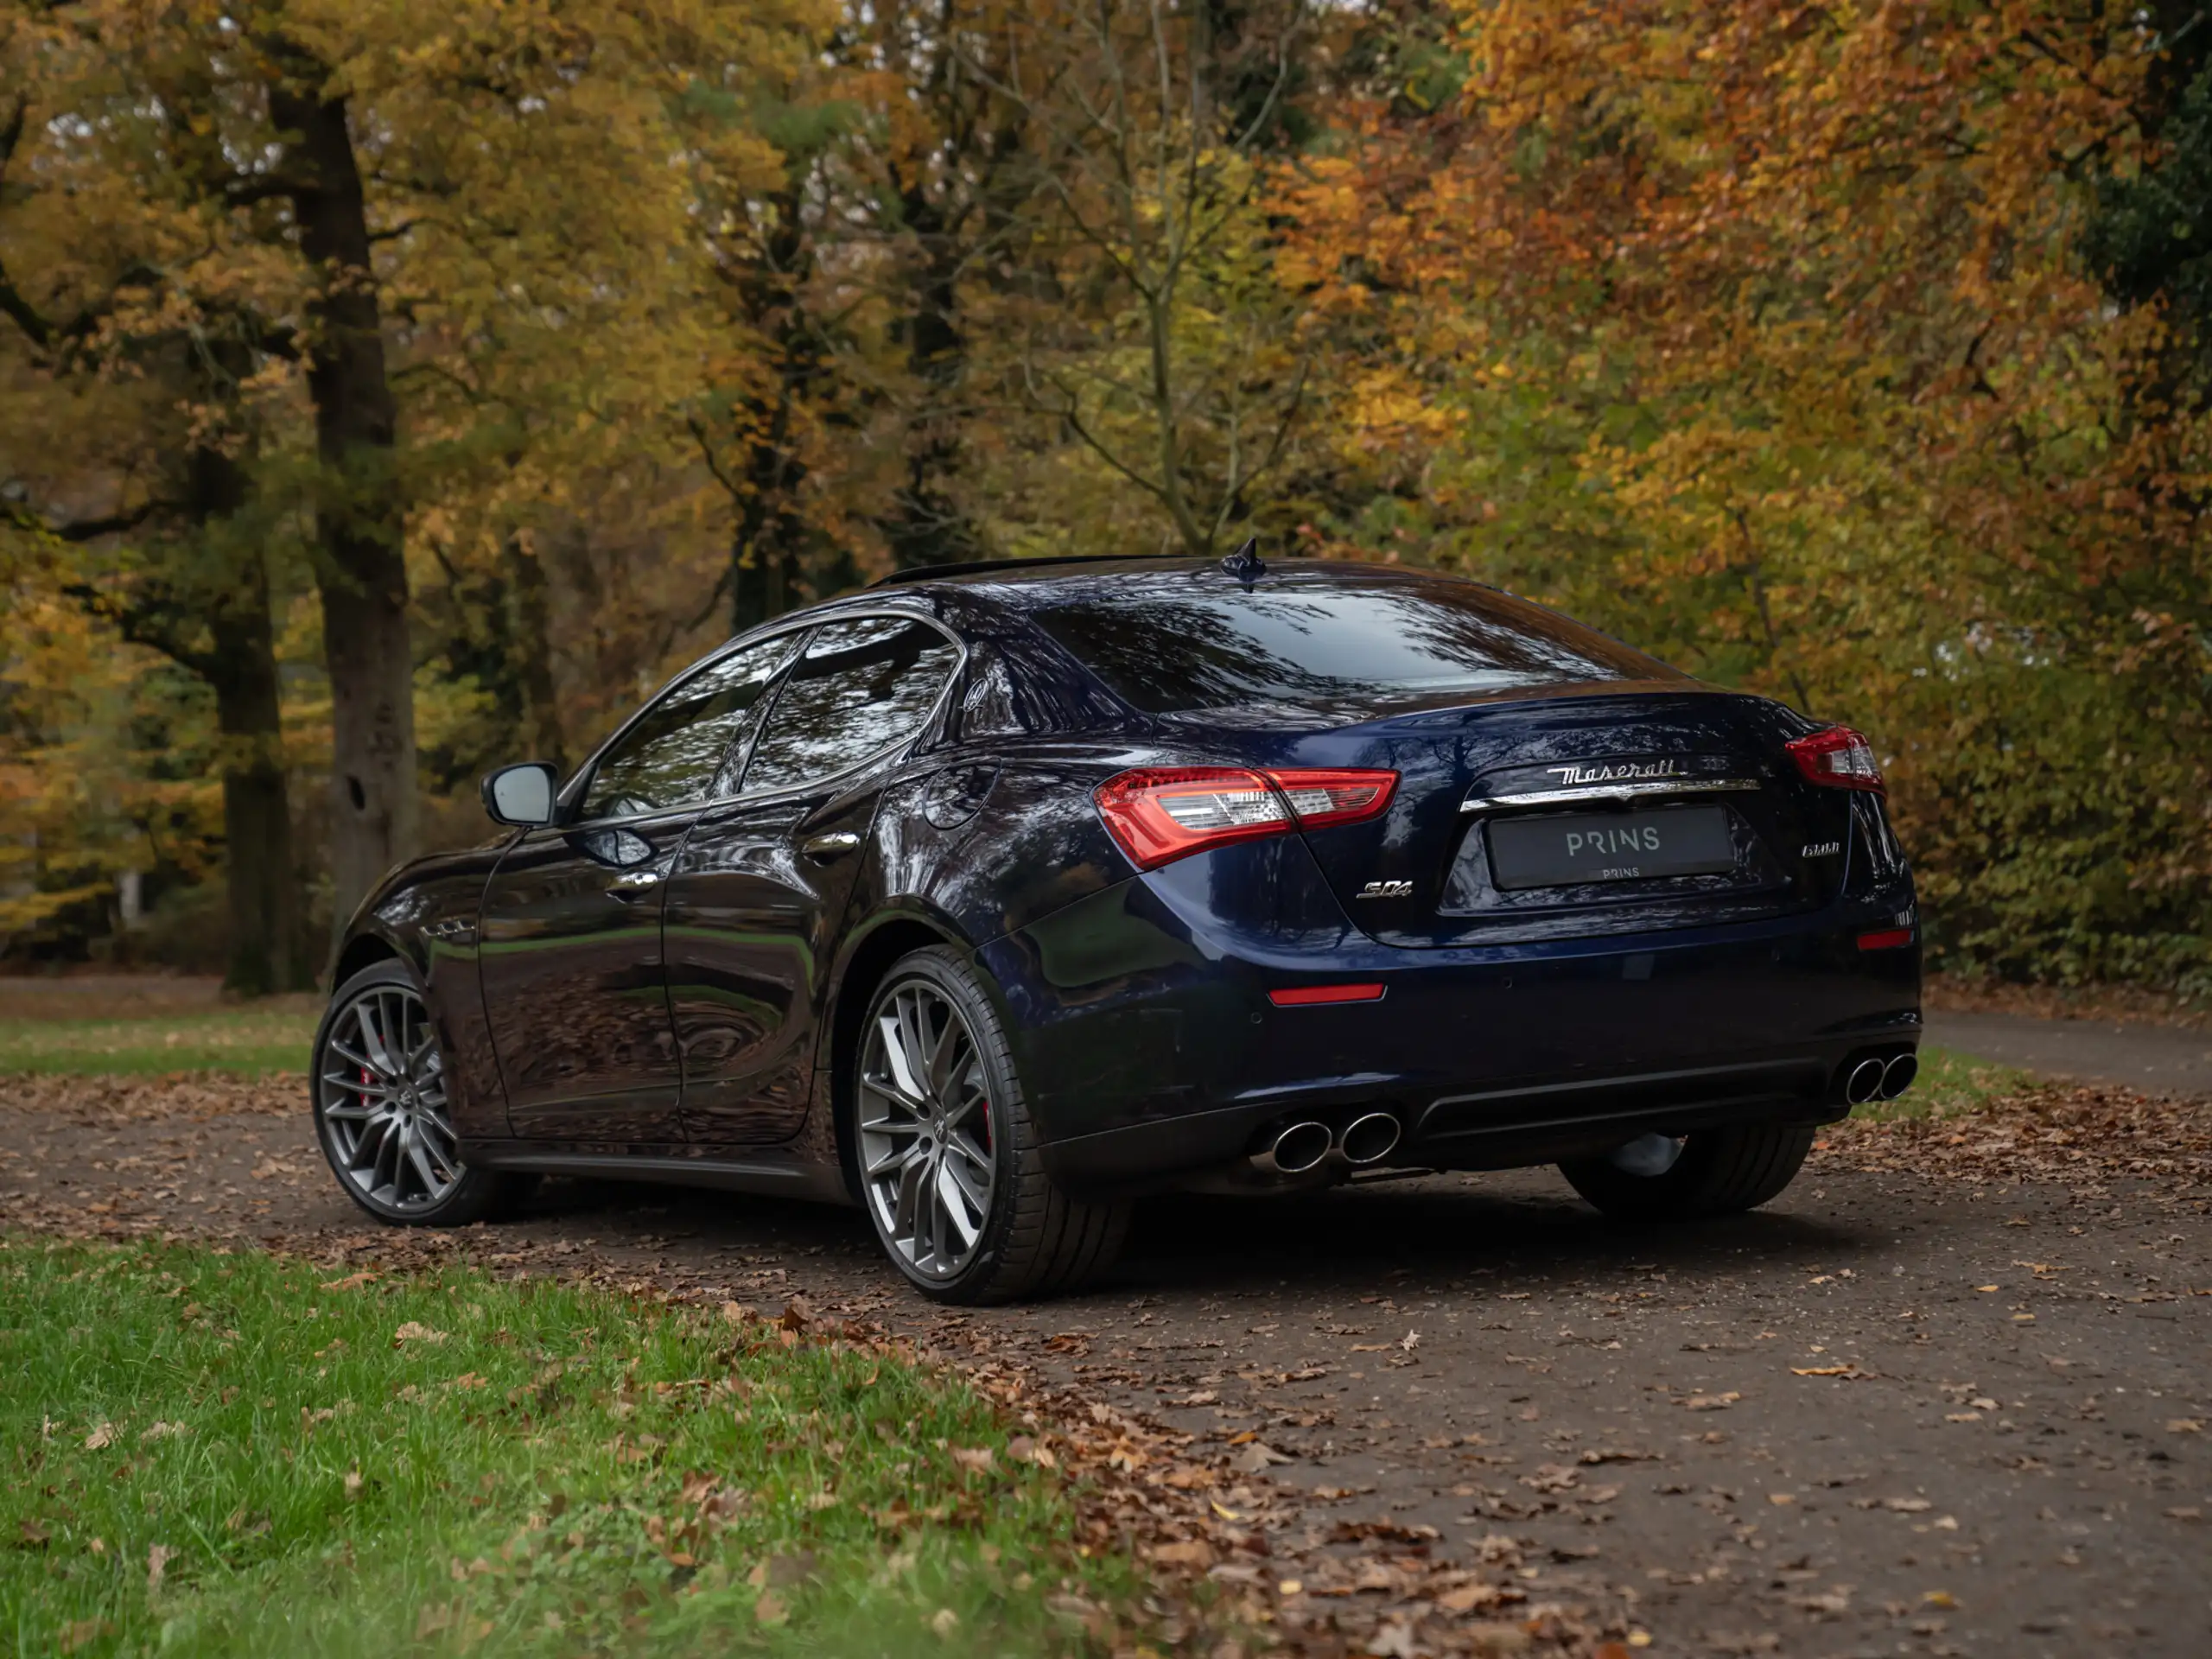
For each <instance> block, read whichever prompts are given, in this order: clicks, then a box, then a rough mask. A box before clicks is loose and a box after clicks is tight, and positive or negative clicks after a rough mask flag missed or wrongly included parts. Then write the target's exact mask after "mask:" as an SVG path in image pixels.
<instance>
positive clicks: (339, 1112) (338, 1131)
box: [308, 958, 537, 1227]
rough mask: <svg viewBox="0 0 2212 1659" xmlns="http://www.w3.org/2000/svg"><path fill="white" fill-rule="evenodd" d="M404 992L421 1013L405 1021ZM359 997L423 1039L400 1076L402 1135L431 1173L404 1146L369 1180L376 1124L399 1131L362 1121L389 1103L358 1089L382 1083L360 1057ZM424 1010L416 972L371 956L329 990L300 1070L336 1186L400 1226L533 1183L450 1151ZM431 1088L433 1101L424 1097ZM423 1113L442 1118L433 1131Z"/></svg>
mask: <svg viewBox="0 0 2212 1659" xmlns="http://www.w3.org/2000/svg"><path fill="white" fill-rule="evenodd" d="M410 1002H411V1006H412V1007H413V1008H414V1009H416V1010H419V1011H420V1012H421V1014H422V1015H423V1018H422V1020H421V1021H420V1023H419V1025H411V1026H410V1019H409V1016H408V1014H407V1012H406V1010H407V1009H408V1008H409V1007H410ZM365 1006H366V1007H372V1008H378V1009H382V1010H384V1011H385V1015H384V1016H383V1017H390V1015H391V1014H392V1013H393V1012H395V1011H397V1016H398V1025H397V1029H398V1030H399V1031H401V1032H402V1033H409V1034H411V1035H413V1036H414V1037H415V1038H416V1039H418V1040H419V1041H420V1043H421V1044H423V1047H422V1048H419V1049H416V1053H417V1054H418V1055H421V1056H423V1059H422V1060H420V1061H418V1063H417V1064H416V1065H415V1066H413V1067H412V1068H410V1077H408V1078H407V1080H406V1082H407V1086H408V1095H409V1098H408V1100H407V1103H406V1107H405V1110H406V1111H407V1113H409V1114H410V1121H409V1122H408V1123H407V1124H406V1126H405V1132H404V1137H403V1141H404V1139H410V1138H413V1137H415V1136H416V1135H420V1136H421V1137H422V1140H423V1146H424V1147H426V1148H432V1149H431V1150H427V1151H426V1152H425V1154H424V1165H425V1166H427V1168H428V1169H429V1171H431V1172H434V1174H425V1173H423V1170H422V1169H421V1168H419V1167H417V1166H414V1164H413V1162H412V1160H405V1161H404V1162H403V1161H402V1160H403V1159H404V1152H402V1151H399V1150H394V1151H393V1153H392V1156H391V1162H392V1164H393V1166H394V1168H395V1176H394V1179H393V1183H392V1185H389V1186H385V1185H379V1184H378V1173H377V1172H378V1171H380V1168H381V1166H380V1164H379V1163H378V1159H377V1156H376V1154H377V1153H378V1151H379V1150H380V1149H383V1148H385V1141H384V1140H382V1139H379V1138H378V1135H379V1132H380V1131H381V1133H382V1134H383V1135H400V1134H401V1131H400V1130H399V1128H397V1126H396V1125H394V1124H391V1122H384V1123H382V1124H379V1123H378V1122H371V1121H365V1117H364V1115H365V1114H371V1113H385V1114H387V1115H388V1114H389V1106H390V1103H389V1101H388V1099H387V1098H384V1097H379V1098H376V1099H372V1098H371V1096H370V1095H369V1093H368V1092H367V1091H368V1090H377V1091H378V1096H389V1095H390V1093H391V1090H390V1089H388V1088H387V1087H386V1085H385V1083H384V1082H382V1081H380V1080H379V1078H380V1077H381V1074H380V1073H378V1074H376V1075H372V1072H371V1069H370V1067H369V1066H365V1065H363V1064H361V1062H362V1061H363V1060H364V1059H372V1058H375V1057H373V1056H372V1055H370V1054H369V1053H368V1052H367V1046H366V1045H365V1042H364V1041H363V1039H362V1027H361V1024H360V1017H359V1014H357V1012H356V1011H357V1010H359V1009H360V1008H362V1007H365ZM427 1015H428V1003H427V1001H425V998H424V995H423V982H422V981H421V980H420V979H418V978H417V977H416V974H415V970H414V969H412V968H411V967H410V966H409V965H408V964H407V963H404V962H401V961H398V960H397V959H396V958H392V959H387V960H385V961H383V962H377V963H371V964H370V965H369V966H367V967H366V968H364V969H361V971H360V972H359V973H358V974H355V975H354V976H353V977H352V978H350V979H348V980H347V981H346V982H345V983H344V984H342V985H340V987H339V988H337V989H336V990H335V991H334V992H333V993H331V998H330V1006H329V1007H328V1008H327V1009H325V1010H324V1012H323V1016H322V1023H321V1025H320V1026H318V1027H316V1029H315V1049H314V1058H313V1065H312V1069H311V1071H309V1073H308V1092H309V1095H310V1097H311V1099H312V1102H313V1109H314V1114H315V1141H316V1142H317V1143H318V1144H319V1145H320V1146H321V1147H322V1155H323V1157H324V1158H325V1159H326V1160H328V1162H329V1164H330V1169H331V1173H332V1174H334V1175H335V1176H336V1177H337V1178H338V1185H339V1187H340V1190H341V1191H342V1192H344V1193H345V1194H346V1197H347V1198H351V1199H353V1202H354V1203H355V1204H357V1205H359V1206H360V1207H361V1208H362V1209H363V1210H365V1211H367V1212H368V1213H369V1214H370V1215H372V1216H374V1217H376V1218H377V1219H378V1221H383V1222H389V1223H391V1224H395V1225H397V1226H404V1227H465V1226H467V1224H469V1223H471V1222H474V1221H482V1220H485V1219H486V1218H487V1217H492V1216H494V1215H498V1214H500V1213H502V1212H504V1211H506V1210H507V1209H509V1208H511V1207H512V1205H515V1204H516V1203H518V1201H519V1200H520V1199H521V1198H523V1197H524V1196H525V1195H526V1194H527V1193H528V1192H529V1191H530V1189H531V1187H532V1186H534V1185H536V1184H537V1183H536V1178H535V1177H534V1176H530V1175H523V1174H513V1173H507V1172H505V1171H501V1170H494V1169H472V1168H470V1167H468V1166H467V1165H465V1164H463V1163H462V1162H461V1160H460V1159H459V1157H458V1155H457V1154H458V1146H457V1143H456V1142H455V1141H454V1139H453V1135H452V1129H451V1121H450V1119H449V1118H448V1117H446V1116H444V1112H443V1105H444V1090H443V1086H442V1077H443V1072H444V1065H443V1061H442V1058H441V1057H440V1055H439V1053H438V1051H437V1039H436V1037H435V1034H434V1033H433V1032H432V1031H431V1029H430V1027H429V1021H428V1017H427ZM377 1017H379V1016H377V1015H372V1019H374V1018H377ZM357 1075H358V1082H357V1081H356V1076H357ZM433 1078H435V1079H436V1080H437V1081H436V1082H435V1084H433V1083H431V1082H429V1081H427V1080H428V1079H433ZM433 1088H435V1099H436V1102H437V1105H436V1107H435V1108H433V1107H431V1106H430V1105H429V1099H430V1096H431V1094H432V1090H433ZM432 1123H437V1124H440V1125H442V1128H439V1129H438V1130H437V1131H436V1132H435V1134H434V1133H433V1132H432V1130H431V1127H430V1126H431V1124H432ZM357 1126H358V1127H357Z"/></svg>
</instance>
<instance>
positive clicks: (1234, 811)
mask: <svg viewBox="0 0 2212 1659" xmlns="http://www.w3.org/2000/svg"><path fill="white" fill-rule="evenodd" d="M1397 786H1398V774H1397V773H1396V772H1349V771H1344V770H1338V769H1331V770H1321V769H1316V768H1306V769H1301V770H1298V771H1285V772H1249V771H1247V770H1245V769H1244V768H1243V767H1242V766H1144V767H1140V768H1139V769H1137V770H1136V771H1135V772H1122V773H1120V774H1119V775H1117V776H1116V777H1112V778H1109V779H1107V780H1106V781H1105V782H1104V783H1103V784H1101V785H1098V787H1097V789H1096V791H1094V792H1093V795H1092V798H1093V799H1094V800H1096V802H1097V803H1098V816H1099V817H1101V818H1102V819H1103V820H1104V821H1105V824H1106V828H1107V830H1108V832H1109V833H1110V834H1111V835H1112V836H1113V837H1114V839H1115V841H1116V842H1118V843H1119V844H1120V846H1121V849H1122V851H1123V852H1125V853H1127V854H1128V855H1129V859H1130V861H1131V862H1133V863H1134V864H1135V866H1136V867H1137V868H1139V869H1141V870H1151V869H1157V868H1159V867H1160V865H1162V864H1166V863H1169V862H1171V861H1173V860H1175V859H1179V858H1184V857H1187V856H1188V855H1191V854H1192V853H1197V852H1203V851H1205V849H1207V848H1209V847H1222V846H1226V845H1227V844H1229V843H1230V842H1236V841H1249V840H1251V839H1252V838H1253V837H1254V836H1274V835H1280V834H1281V833H1282V832H1283V831H1284V830H1287V829H1290V828H1292V827H1293V826H1294V825H1295V826H1296V827H1298V828H1300V829H1319V828H1321V827H1323V826H1325V825H1328V824H1333V823H1356V822H1357V821H1358V820H1360V819H1362V818H1371V817H1376V815H1377V814H1378V813H1380V812H1381V811H1382V810H1383V809H1384V808H1385V807H1387V806H1389V804H1390V796H1391V794H1392V792H1393V791H1395V790H1396V788H1397Z"/></svg>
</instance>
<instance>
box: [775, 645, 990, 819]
mask: <svg viewBox="0 0 2212 1659" xmlns="http://www.w3.org/2000/svg"><path fill="white" fill-rule="evenodd" d="M959 658H960V652H959V651H958V649H957V647H956V646H955V645H953V643H952V641H951V640H950V639H946V638H945V637H944V634H942V633H940V632H938V631H937V630H936V629H935V628H933V627H931V626H929V625H928V624H927V623H925V622H909V621H904V620H899V619H898V618H896V617H881V616H877V617H866V618H862V619H861V620H856V621H852V622H832V623H830V624H829V625H828V626H826V627H823V628H821V629H819V630H817V632H816V633H815V635H814V637H813V639H810V640H809V641H808V642H807V647H806V654H805V655H804V656H803V657H801V658H799V659H798V662H797V663H796V664H793V665H792V667H791V674H790V676H789V677H787V678H786V679H785V682H784V689H783V690H782V691H780V692H779V693H778V694H777V697H776V706H775V708H774V709H772V710H771V711H770V712H769V715H768V723H767V725H766V727H765V728H763V729H762V731H761V733H760V741H758V742H757V743H755V744H754V745H753V760H752V763H751V764H750V765H749V766H747V768H746V771H745V789H746V792H747V794H752V793H753V792H755V791H760V790H768V789H785V788H789V787H791V786H792V785H798V784H807V783H812V782H814V781H815V780H816V779H822V778H829V777H832V776H834V775H835V774H836V773H838V772H843V771H845V770H846V769H847V768H848V767H850V766H858V765H859V764H860V763H861V761H863V760H867V759H868V757H869V756H870V755H874V754H880V753H882V752H883V751H884V750H886V749H887V748H889V747H892V746H893V744H895V743H901V742H904V741H906V739H907V738H910V737H912V735H913V734H915V733H916V732H918V731H919V730H920V729H921V727H922V723H923V722H924V721H926V720H927V719H928V718H929V717H930V710H931V709H934V708H935V707H936V706H937V700H938V693H939V692H941V691H942V690H944V683H945V681H946V679H947V678H948V677H950V675H951V673H952V670H953V666H954V664H957V662H958V661H959Z"/></svg>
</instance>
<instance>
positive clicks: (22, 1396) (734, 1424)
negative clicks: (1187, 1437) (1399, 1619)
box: [0, 1239, 1135, 1659]
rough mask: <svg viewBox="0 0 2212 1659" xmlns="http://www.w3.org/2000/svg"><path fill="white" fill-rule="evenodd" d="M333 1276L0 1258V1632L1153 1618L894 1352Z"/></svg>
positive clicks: (561, 1302) (461, 1646) (572, 1298)
mask: <svg viewBox="0 0 2212 1659" xmlns="http://www.w3.org/2000/svg"><path fill="white" fill-rule="evenodd" d="M332 1280H333V1275H332V1274H331V1273H330V1272H329V1271H328V1270H323V1271H320V1272H318V1271H317V1270H316V1269H315V1268H311V1267H308V1266H307V1265H304V1264H302V1263H299V1262H287V1261H283V1260H280V1259H276V1258H271V1257H267V1256H263V1255H228V1254H226V1253H223V1252H219V1251H212V1250H207V1249H181V1248H166V1247H160V1246H150V1245H133V1246H128V1247H105V1246H82V1245H59V1244H55V1245H49V1244H45V1243H39V1242H36V1241H33V1240H28V1239H19V1240H16V1241H14V1242H9V1243H0V1375H4V1376H5V1377H6V1383H5V1385H4V1387H0V1452H4V1455H5V1457H6V1459H7V1467H6V1470H5V1474H4V1478H0V1641H4V1642H6V1643H9V1644H10V1646H11V1647H12V1650H13V1651H15V1652H16V1653H18V1654H24V1655H29V1654H47V1653H52V1652H55V1651H75V1652H77V1653H80V1654H92V1655H106V1654H111V1653H132V1654H137V1653H147V1652H152V1651H156V1650H158V1651H159V1652H160V1653H161V1654H162V1655H163V1656H168V1655H172V1654H181V1655H192V1654H256V1655H258V1654H283V1655H287V1656H289V1655H321V1654H330V1655H379V1654H395V1653H409V1654H414V1653H424V1654H442V1653H448V1652H454V1653H458V1652H461V1651H467V1652H469V1653H472V1654H486V1653H491V1654H501V1655H505V1654H546V1655H556V1654H557V1655H570V1654H579V1653H594V1654H598V1653H610V1654H630V1653H637V1654H654V1655H661V1654H687V1655H688V1654H701V1655H705V1654H722V1653H727V1652H730V1651H732V1650H737V1651H743V1652H765V1653H771V1654H855V1655H858V1654H866V1655H868V1656H871V1659H874V1656H880V1655H894V1656H896V1655H906V1654H931V1655H936V1656H944V1655H950V1654H961V1655H968V1654H997V1653H1008V1654H1024V1655H1027V1654H1036V1653H1040V1652H1052V1651H1060V1650H1065V1649H1072V1648H1077V1647H1079V1646H1080V1645H1081V1643H1082V1642H1083V1641H1084V1639H1085V1638H1084V1637H1082V1636H1081V1635H1080V1634H1079V1632H1078V1630H1077V1627H1076V1626H1075V1625H1074V1624H1071V1622H1070V1621H1069V1620H1068V1619H1067V1618H1065V1616H1063V1615H1059V1614H1056V1613H1054V1612H1053V1611H1051V1610H1050V1609H1049V1608H1048V1607H1047V1606H1046V1599H1047V1598H1048V1597H1051V1596H1053V1595H1058V1594H1062V1593H1064V1592H1065V1590H1067V1589H1068V1588H1071V1587H1072V1588H1074V1589H1075V1590H1077V1591H1078V1592H1082V1593H1084V1594H1085V1595H1087V1596H1089V1597H1090V1598H1091V1599H1094V1600H1110V1601H1120V1600H1122V1599H1123V1598H1125V1597H1127V1596H1128V1595H1130V1594H1132V1593H1134V1592H1135V1581H1134V1580H1132V1579H1130V1578H1129V1577H1128V1573H1129V1571H1130V1569H1128V1567H1126V1566H1125V1565H1122V1564H1121V1563H1119V1562H1117V1561H1115V1560H1108V1559H1105V1558H1102V1557H1096V1556H1094V1557H1091V1558H1089V1559H1081V1558H1078V1556H1077V1552H1076V1551H1075V1550H1074V1549H1073V1548H1071V1547H1070V1546H1069V1545H1068V1543H1067V1542H1066V1541H1067V1540H1068V1539H1069V1537H1070V1536H1071V1527H1072V1522H1073V1510H1072V1505H1071V1501H1070V1499H1069V1497H1068V1496H1067V1493H1066V1491H1065V1489H1064V1488H1063V1487H1062V1486H1061V1485H1060V1484H1058V1477H1056V1476H1055V1475H1053V1474H1052V1473H1051V1472H1049V1471H1045V1470H1042V1469H1040V1468H1039V1467H1038V1466H1037V1465H1036V1464H1035V1463H1033V1462H1027V1461H1020V1460H1018V1459H1015V1458H1014V1456H1013V1455H1012V1454H1011V1452H1010V1451H1009V1444H1008V1434H1009V1432H1010V1431H1009V1428H1008V1427H1007V1425H1006V1424H1005V1423H1004V1422H1003V1421H1001V1419H999V1418H998V1417H996V1416H995V1414H994V1413H993V1411H992V1409H991V1408H989V1407H988V1404H987V1403H986V1402H983V1401H982V1400H981V1399H980V1398H979V1397H978V1396H977V1395H975V1394H973V1393H971V1392H969V1390H968V1389H965V1388H964V1387H963V1385H961V1384H960V1383H958V1382H957V1380H954V1379H952V1378H950V1377H949V1376H944V1375H942V1374H939V1373H936V1372H931V1371H925V1370H921V1369H919V1368H918V1367H916V1366H914V1365H912V1364H910V1363H906V1362H904V1361H902V1360H900V1359H899V1358H898V1357H895V1356H893V1355H891V1354H888V1353H887V1352H884V1351H880V1350H874V1349H869V1348H867V1347H861V1346H855V1345H852V1344H818V1343H813V1342H807V1341H801V1342H799V1343H798V1344H797V1345H796V1346H793V1347H789V1348H787V1347H785V1345H783V1341H782V1333H781V1332H779V1331H778V1330H775V1329H773V1328H772V1327H770V1326H767V1325H763V1324H760V1323H759V1322H757V1321H755V1322H748V1323H747V1324H744V1325H733V1324H730V1323H728V1322H725V1321H723V1320H721V1319H719V1318H717V1317H715V1316H714V1315H712V1314H710V1313H707V1312H705V1311H703V1310H696V1309H683V1308H671V1307H652V1306H635V1305H632V1304H630V1303H627V1302H625V1301H623V1300H620V1299H618V1298H614V1297H611V1296H608V1295H605V1294H596V1293H591V1292H586V1291H582V1290H577V1289H573V1288H564V1287H556V1286H554V1285H552V1284H550V1283H535V1284H523V1285H517V1284H512V1283H499V1282H494V1281H491V1280H489V1279H487V1278H486V1277H485V1276H483V1275H482V1274H478V1273H475V1272H473V1271H466V1270H455V1271H452V1272H449V1273H447V1274H443V1275H423V1276H418V1277H410V1278H401V1279H395V1280H391V1281H381V1282H372V1283H368V1284H365V1285H359V1284H352V1285H348V1284H343V1283H341V1282H332ZM418 1332H431V1333H435V1334H431V1335H423V1334H417V1333H418ZM984 1452H988V1453H989V1454H990V1455H989V1456H988V1459H986V1458H985V1456H984V1455H983V1453H984ZM156 1551H167V1552H170V1553H168V1554H167V1555H166V1556H164V1557H162V1571H161V1573H159V1575H158V1582H157V1583H154V1582H149V1561H150V1560H152V1559H154V1552H156ZM72 1643H73V1644H74V1646H73V1647H72V1645H71V1644H72Z"/></svg>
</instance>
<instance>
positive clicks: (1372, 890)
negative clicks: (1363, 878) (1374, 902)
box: [1359, 881, 1414, 899]
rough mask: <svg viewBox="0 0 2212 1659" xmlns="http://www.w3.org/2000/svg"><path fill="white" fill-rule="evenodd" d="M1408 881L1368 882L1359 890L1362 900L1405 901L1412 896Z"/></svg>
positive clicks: (1410, 883) (1412, 885) (1412, 886)
mask: <svg viewBox="0 0 2212 1659" xmlns="http://www.w3.org/2000/svg"><path fill="white" fill-rule="evenodd" d="M1413 890H1414V884H1413V883H1412V882H1410V881H1370V882H1369V883H1368V884H1367V885H1366V886H1365V887H1362V888H1361V889H1360V890H1359V896H1360V897H1361V898H1363V899H1405V898H1409V897H1411V896H1412V893H1413Z"/></svg>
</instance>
